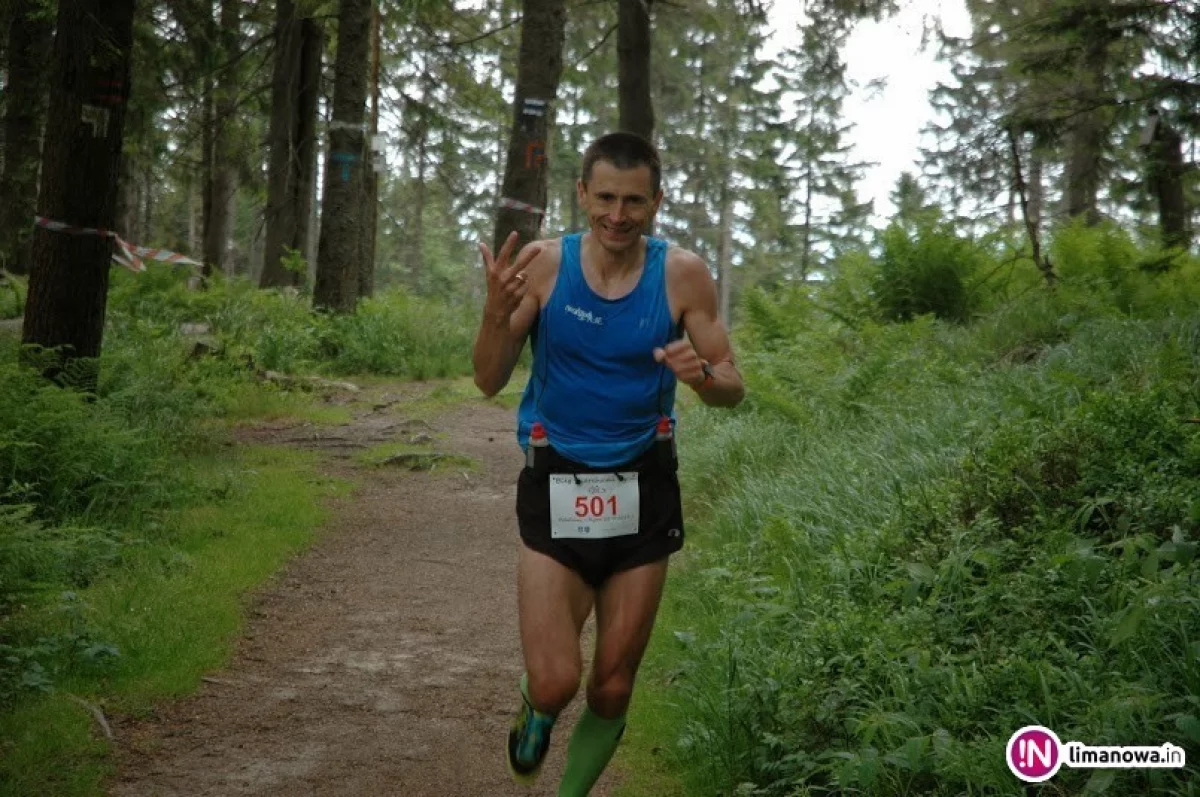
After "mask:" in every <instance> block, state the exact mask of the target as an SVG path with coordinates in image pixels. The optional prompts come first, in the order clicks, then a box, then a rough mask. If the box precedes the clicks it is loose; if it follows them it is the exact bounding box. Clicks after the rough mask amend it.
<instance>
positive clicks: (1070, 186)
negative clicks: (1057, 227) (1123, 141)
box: [1066, 13, 1111, 226]
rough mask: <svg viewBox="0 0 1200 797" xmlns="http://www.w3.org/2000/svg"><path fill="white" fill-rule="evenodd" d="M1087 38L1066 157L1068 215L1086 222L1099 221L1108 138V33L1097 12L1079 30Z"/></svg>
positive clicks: (1092, 223)
mask: <svg viewBox="0 0 1200 797" xmlns="http://www.w3.org/2000/svg"><path fill="white" fill-rule="evenodd" d="M1081 33H1082V34H1083V36H1084V37H1085V38H1084V40H1085V42H1086V44H1085V49H1084V52H1083V58H1082V63H1081V64H1080V66H1079V69H1078V71H1077V74H1078V85H1079V94H1078V98H1079V99H1078V101H1079V103H1080V105H1081V106H1082V107H1081V108H1080V111H1079V113H1078V115H1077V116H1076V117H1075V118H1074V120H1073V121H1072V123H1071V126H1070V128H1069V133H1068V142H1069V148H1070V149H1069V153H1070V154H1069V156H1068V160H1067V171H1066V178H1067V216H1068V217H1069V218H1072V219H1074V218H1078V217H1081V216H1082V217H1083V218H1084V220H1085V223H1086V224H1088V225H1089V226H1092V225H1095V224H1098V223H1099V222H1100V208H1099V207H1098V206H1097V197H1098V195H1099V193H1100V180H1101V176H1102V175H1101V159H1102V157H1103V155H1104V145H1105V143H1106V141H1107V138H1108V121H1107V115H1108V114H1107V111H1106V109H1105V106H1106V105H1107V102H1106V100H1105V98H1104V96H1103V94H1104V86H1103V81H1104V74H1105V70H1106V68H1107V65H1108V42H1109V37H1110V35H1111V34H1110V33H1109V31H1108V28H1107V24H1106V21H1105V19H1104V17H1103V16H1102V15H1101V14H1099V13H1097V14H1096V15H1095V16H1093V17H1091V18H1090V24H1089V25H1087V26H1085V27H1084V28H1083V30H1082V31H1081Z"/></svg>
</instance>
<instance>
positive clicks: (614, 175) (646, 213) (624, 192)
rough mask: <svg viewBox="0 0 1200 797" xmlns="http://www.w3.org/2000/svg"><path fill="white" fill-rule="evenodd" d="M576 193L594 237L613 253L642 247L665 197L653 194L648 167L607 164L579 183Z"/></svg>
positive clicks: (600, 164) (597, 166)
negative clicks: (643, 240) (622, 167)
mask: <svg viewBox="0 0 1200 797" xmlns="http://www.w3.org/2000/svg"><path fill="white" fill-rule="evenodd" d="M576 190H577V192H578V194H579V206H580V207H581V208H583V211H584V213H586V214H587V218H588V224H589V226H590V227H591V229H592V235H593V236H595V239H596V241H598V242H599V244H600V245H601V246H603V247H604V248H605V249H607V250H609V251H610V252H624V251H626V250H628V249H630V248H632V247H634V246H637V245H639V243H640V242H641V236H642V232H643V231H644V230H646V228H647V227H648V226H649V225H650V222H651V221H652V220H653V219H654V214H655V213H657V212H658V206H659V204H660V203H661V202H662V197H663V195H662V191H659V192H658V194H654V193H653V177H652V176H651V174H650V167H649V166H638V167H635V168H633V169H618V168H617V167H616V166H613V165H612V164H611V163H609V162H608V161H604V160H600V161H596V163H594V164H593V165H592V176H591V179H590V180H588V182H587V185H584V183H583V181H582V180H581V181H579V182H578V184H577V185H576Z"/></svg>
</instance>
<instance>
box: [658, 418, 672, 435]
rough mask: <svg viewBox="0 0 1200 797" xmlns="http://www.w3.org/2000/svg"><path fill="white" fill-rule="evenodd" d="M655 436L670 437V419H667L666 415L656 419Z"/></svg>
mask: <svg viewBox="0 0 1200 797" xmlns="http://www.w3.org/2000/svg"><path fill="white" fill-rule="evenodd" d="M657 434H658V435H659V436H660V437H663V436H670V434H671V419H670V418H668V417H667V416H666V415H663V416H662V417H661V418H659V419H658V430H657Z"/></svg>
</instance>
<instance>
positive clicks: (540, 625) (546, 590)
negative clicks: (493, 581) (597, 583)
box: [517, 546, 594, 714]
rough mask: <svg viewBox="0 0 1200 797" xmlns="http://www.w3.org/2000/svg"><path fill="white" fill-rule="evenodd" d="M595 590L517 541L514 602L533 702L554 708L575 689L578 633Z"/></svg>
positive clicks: (551, 711)
mask: <svg viewBox="0 0 1200 797" xmlns="http://www.w3.org/2000/svg"><path fill="white" fill-rule="evenodd" d="M593 600H594V597H593V592H592V589H591V587H589V586H588V585H587V584H586V583H585V582H584V580H583V579H582V578H580V576H579V574H578V573H576V572H575V571H573V570H571V569H569V568H568V567H566V566H565V565H563V564H561V563H559V562H557V561H555V560H554V559H552V558H550V557H549V556H546V555H545V554H542V553H538V552H537V551H534V550H531V549H529V548H527V547H525V546H521V554H520V559H519V560H518V563H517V605H518V611H519V614H520V622H521V650H522V652H523V653H524V655H525V672H526V673H527V674H528V677H529V699H530V702H531V703H532V704H533V706H534V708H536V709H537V710H538V711H544V712H546V713H547V714H557V713H558V712H560V711H562V710H563V709H564V708H566V706H567V704H568V703H570V702H571V699H572V698H574V697H575V693H576V692H577V691H578V690H579V678H580V674H581V673H582V661H581V659H580V655H579V635H580V634H581V633H582V631H583V624H584V622H586V621H587V617H588V614H589V613H591V611H592V601H593Z"/></svg>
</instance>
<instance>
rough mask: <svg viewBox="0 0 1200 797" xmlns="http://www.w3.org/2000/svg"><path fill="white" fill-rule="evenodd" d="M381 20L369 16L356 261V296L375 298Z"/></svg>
mask: <svg viewBox="0 0 1200 797" xmlns="http://www.w3.org/2000/svg"><path fill="white" fill-rule="evenodd" d="M382 35H383V20H382V18H381V15H380V13H379V9H378V8H375V9H373V10H372V12H371V123H370V125H369V127H368V128H367V129H368V133H369V136H370V137H369V139H368V143H367V158H368V162H367V163H366V164H365V166H364V168H365V171H364V172H363V178H364V179H365V180H366V185H365V186H364V194H363V221H362V240H361V242H360V244H359V246H360V251H359V258H358V264H359V265H358V296H359V298H363V297H365V296H374V295H375V238H376V236H377V235H378V232H379V172H377V171H376V170H375V158H376V157H379V158H380V159H382V158H383V156H384V153H383V152H382V150H381V151H380V152H379V153H376V152H375V137H376V136H377V135H378V134H379V67H380V63H379V62H380V57H381V54H382V49H383V43H382V41H381V37H382Z"/></svg>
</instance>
